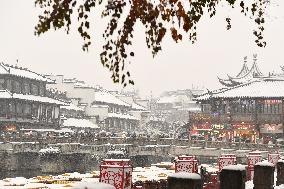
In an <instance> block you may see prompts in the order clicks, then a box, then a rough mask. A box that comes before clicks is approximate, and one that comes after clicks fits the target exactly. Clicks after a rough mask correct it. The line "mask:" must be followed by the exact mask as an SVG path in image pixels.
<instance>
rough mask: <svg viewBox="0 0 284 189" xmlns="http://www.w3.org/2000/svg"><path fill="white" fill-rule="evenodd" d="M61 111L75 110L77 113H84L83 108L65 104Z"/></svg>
mask: <svg viewBox="0 0 284 189" xmlns="http://www.w3.org/2000/svg"><path fill="white" fill-rule="evenodd" d="M60 108H61V109H66V110H75V111H84V110H83V109H82V108H80V107H78V106H76V105H74V104H72V103H70V104H64V105H63V106H61V107H60Z"/></svg>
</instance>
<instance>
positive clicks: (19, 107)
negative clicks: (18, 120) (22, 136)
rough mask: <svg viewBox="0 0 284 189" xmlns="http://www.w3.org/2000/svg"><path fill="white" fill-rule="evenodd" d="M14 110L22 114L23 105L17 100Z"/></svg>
mask: <svg viewBox="0 0 284 189" xmlns="http://www.w3.org/2000/svg"><path fill="white" fill-rule="evenodd" d="M16 111H17V114H18V115H20V116H21V115H22V114H23V105H22V104H21V103H19V102H18V103H17V106H16Z"/></svg>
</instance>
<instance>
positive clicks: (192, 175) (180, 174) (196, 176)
mask: <svg viewBox="0 0 284 189" xmlns="http://www.w3.org/2000/svg"><path fill="white" fill-rule="evenodd" d="M168 177H171V178H181V179H194V180H199V179H201V176H200V175H199V174H197V173H188V172H178V173H173V174H170V175H169V176H168Z"/></svg>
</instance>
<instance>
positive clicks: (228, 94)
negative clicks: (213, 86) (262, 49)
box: [196, 80, 284, 100]
mask: <svg viewBox="0 0 284 189" xmlns="http://www.w3.org/2000/svg"><path fill="white" fill-rule="evenodd" d="M210 97H211V98H283V97H284V81H282V80H279V81H272V80H263V81H255V82H252V83H248V84H244V85H239V86H236V87H232V88H228V89H226V90H223V91H219V92H215V93H214V92H212V93H211V94H209V93H208V94H205V95H203V96H200V97H198V98H196V100H206V99H209V98H210Z"/></svg>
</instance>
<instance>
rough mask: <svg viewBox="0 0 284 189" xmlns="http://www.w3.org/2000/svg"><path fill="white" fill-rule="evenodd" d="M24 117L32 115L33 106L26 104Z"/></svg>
mask: <svg viewBox="0 0 284 189" xmlns="http://www.w3.org/2000/svg"><path fill="white" fill-rule="evenodd" d="M23 112H24V115H27V116H29V115H31V113H32V106H31V105H30V104H24V111H23Z"/></svg>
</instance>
